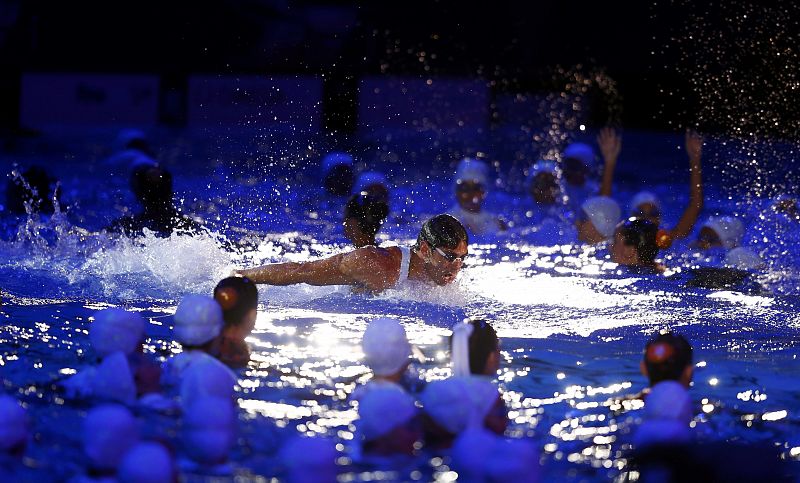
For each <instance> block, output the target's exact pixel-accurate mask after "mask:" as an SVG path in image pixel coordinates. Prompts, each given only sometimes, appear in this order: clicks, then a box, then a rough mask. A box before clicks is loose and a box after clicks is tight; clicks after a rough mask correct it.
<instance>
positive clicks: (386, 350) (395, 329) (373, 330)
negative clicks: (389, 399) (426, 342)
mask: <svg viewBox="0 0 800 483" xmlns="http://www.w3.org/2000/svg"><path fill="white" fill-rule="evenodd" d="M361 350H362V351H363V352H364V363H365V364H366V365H367V367H369V369H370V371H372V379H370V380H369V381H367V383H366V384H364V385H363V386H359V387H357V388H356V389H355V390H354V391H353V395H352V398H353V399H355V400H360V399H361V398H363V397H364V395H366V394H367V393H369V392H370V391H372V390H374V389H376V388H379V387H384V386H390V387H396V388H398V389H402V390H405V388H404V387H403V386H402V385H401V384H402V382H403V378H404V376H405V375H406V373H407V370H408V366H409V364H410V362H411V360H410V359H409V357H410V356H411V344H410V343H409V342H408V337H407V336H406V330H405V329H404V328H403V325H402V324H401V323H400V321H399V320H397V319H392V318H388V317H380V318H377V319H374V320H372V321H370V323H369V325H367V330H365V331H364V336H363V337H362V339H361Z"/></svg>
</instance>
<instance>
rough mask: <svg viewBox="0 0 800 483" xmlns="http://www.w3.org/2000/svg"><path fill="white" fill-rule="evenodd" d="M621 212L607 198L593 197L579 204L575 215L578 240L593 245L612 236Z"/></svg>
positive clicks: (611, 200) (617, 206) (615, 203)
mask: <svg viewBox="0 0 800 483" xmlns="http://www.w3.org/2000/svg"><path fill="white" fill-rule="evenodd" d="M620 213H621V210H620V209H619V205H618V204H617V202H616V201H614V200H613V199H611V198H609V197H608V196H593V197H591V198H589V199H588V200H586V201H584V202H583V203H582V204H581V207H580V209H579V210H578V212H577V213H576V214H575V228H576V230H577V232H578V240H579V241H581V242H583V243H588V244H590V245H594V244H597V243H601V242H604V241H606V240H608V239H610V238H612V237H613V236H614V229H615V227H616V226H617V223H619V218H620Z"/></svg>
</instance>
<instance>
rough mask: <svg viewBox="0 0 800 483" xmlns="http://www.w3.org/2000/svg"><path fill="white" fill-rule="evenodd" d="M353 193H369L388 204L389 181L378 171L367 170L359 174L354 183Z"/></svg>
mask: <svg viewBox="0 0 800 483" xmlns="http://www.w3.org/2000/svg"><path fill="white" fill-rule="evenodd" d="M353 194H354V195H358V194H364V195H368V196H370V197H372V198H374V199H377V200H380V201H382V202H384V203H386V204H387V205H388V203H389V182H388V181H387V180H386V176H384V175H383V174H381V173H379V172H377V171H365V172H363V173H361V174H359V175H358V179H356V182H355V184H354V185H353Z"/></svg>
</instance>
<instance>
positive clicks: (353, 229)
mask: <svg viewBox="0 0 800 483" xmlns="http://www.w3.org/2000/svg"><path fill="white" fill-rule="evenodd" d="M387 216H389V205H388V204H386V202H385V201H383V200H382V199H380V198H377V197H375V196H372V195H366V194H363V193H361V194H355V195H353V196H352V197H351V198H350V199H349V200H348V201H347V204H346V205H345V207H344V236H346V237H347V239H348V240H350V242H351V243H352V244H353V245H355V247H356V248H361V247H365V246H368V245H375V235H376V234H377V233H378V230H380V228H381V225H383V222H384V221H386V217H387Z"/></svg>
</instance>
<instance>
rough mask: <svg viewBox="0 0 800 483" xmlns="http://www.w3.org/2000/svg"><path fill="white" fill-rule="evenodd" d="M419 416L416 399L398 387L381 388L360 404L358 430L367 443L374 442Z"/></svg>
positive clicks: (362, 399)
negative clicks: (415, 403)
mask: <svg viewBox="0 0 800 483" xmlns="http://www.w3.org/2000/svg"><path fill="white" fill-rule="evenodd" d="M416 414H417V408H416V406H415V405H414V398H412V397H411V396H409V395H408V394H407V393H406V392H405V391H403V390H402V389H400V388H399V386H398V387H392V386H388V385H387V386H381V387H377V388H375V389H373V390H371V391H369V392H368V393H367V394H366V395H364V397H362V398H361V400H360V401H359V402H358V417H359V419H358V423H357V425H358V428H359V431H360V432H361V434H362V435H363V436H364V440H365V441H373V440H375V439H378V438H380V437H381V436H384V435H385V434H387V433H389V432H390V431H392V430H393V429H395V428H397V427H398V426H401V425H403V424H405V423H407V422H409V421H410V420H411V418H413V417H414V416H415V415H416Z"/></svg>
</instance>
